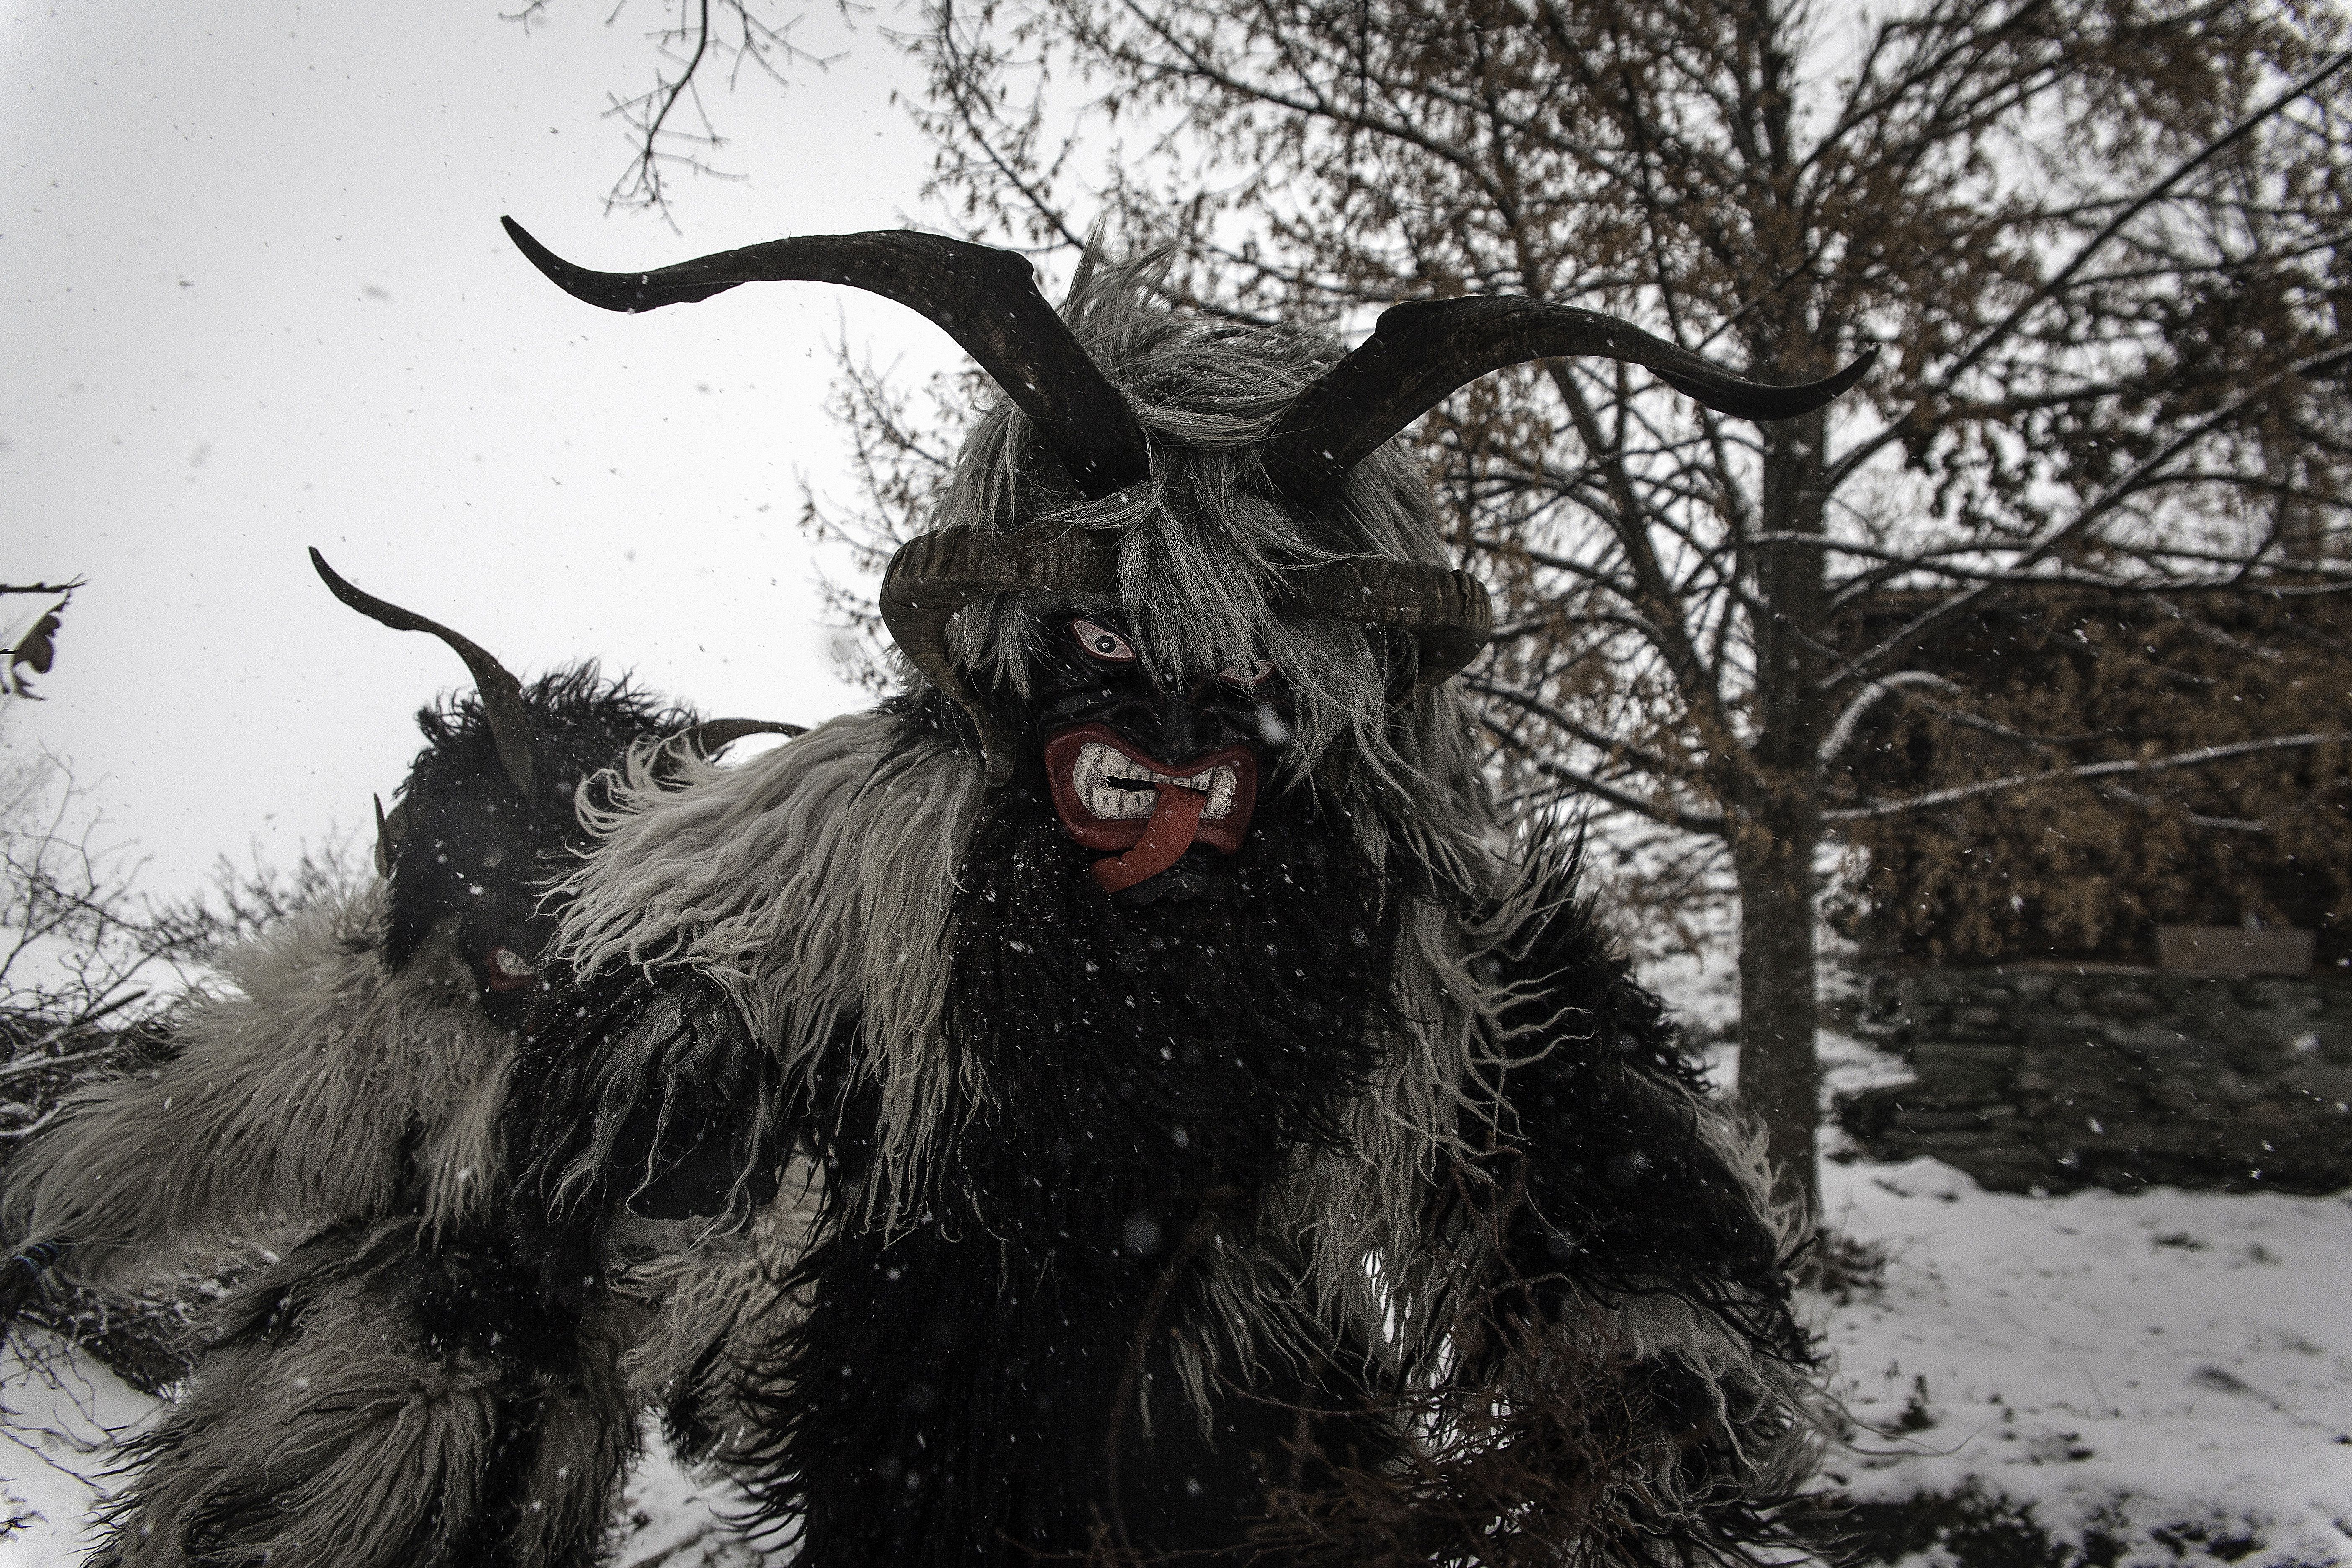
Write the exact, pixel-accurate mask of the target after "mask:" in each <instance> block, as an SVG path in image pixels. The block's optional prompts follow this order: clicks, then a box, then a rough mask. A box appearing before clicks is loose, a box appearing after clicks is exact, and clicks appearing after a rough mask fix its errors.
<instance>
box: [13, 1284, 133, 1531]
mask: <svg viewBox="0 0 2352 1568" xmlns="http://www.w3.org/2000/svg"><path fill="white" fill-rule="evenodd" d="M20 1352H21V1353H20ZM154 1409H155V1402H154V1401H153V1400H152V1399H150V1398H148V1397H147V1396H146V1395H145V1394H140V1393H138V1392H136V1391H135V1390H133V1389H131V1387H129V1386H128V1385H126V1384H124V1383H123V1382H122V1381H121V1379H120V1378H118V1377H116V1376H115V1375H114V1374H113V1373H110V1372H109V1371H107V1370H106V1369H105V1368H104V1367H102V1366H100V1365H99V1364H98V1363H97V1362H96V1361H95V1360H94V1359H92V1358H91V1357H89V1356H86V1355H78V1354H76V1353H74V1352H73V1350H72V1348H71V1347H70V1346H68V1344H67V1343H66V1342H64V1341H62V1340H59V1339H57V1338H56V1337H54V1336H53V1335H50V1334H48V1333H47V1332H46V1331H39V1330H35V1331H31V1332H30V1333H28V1334H26V1336H25V1337H24V1341H23V1342H21V1344H20V1342H19V1341H18V1340H17V1339H16V1338H13V1337H12V1338H11V1340H10V1341H9V1343H8V1347H7V1350H6V1352H5V1354H0V1568H33V1565H34V1564H41V1565H42V1568H47V1565H50V1564H55V1563H75V1562H79V1561H80V1557H81V1552H83V1551H85V1550H87V1549H88V1548H89V1546H90V1545H91V1544H93V1543H94V1538H93V1536H92V1534H91V1532H90V1530H89V1524H90V1514H91V1510H93V1509H95V1508H96V1507H97V1506H98V1505H99V1504H100V1503H101V1502H103V1501H104V1500H105V1499H106V1494H107V1484H106V1481H105V1479H104V1472H105V1469H106V1467H107V1463H108V1460H109V1457H110V1455H111V1454H112V1453H113V1451H114V1446H115V1444H116V1442H117V1441H119V1440H120V1439H121V1438H122V1437H125V1436H130V1435H131V1433H132V1432H135V1431H136V1430H138V1428H139V1426H140V1424H141V1423H142V1421H144V1420H145V1419H147V1418H148V1417H149V1416H150V1415H152V1413H153V1411H154Z"/></svg>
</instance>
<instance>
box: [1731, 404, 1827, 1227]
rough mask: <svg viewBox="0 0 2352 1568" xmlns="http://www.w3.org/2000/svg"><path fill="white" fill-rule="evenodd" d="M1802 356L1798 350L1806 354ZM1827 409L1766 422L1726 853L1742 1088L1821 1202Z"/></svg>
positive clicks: (1798, 1195)
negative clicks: (1743, 773)
mask: <svg viewBox="0 0 2352 1568" xmlns="http://www.w3.org/2000/svg"><path fill="white" fill-rule="evenodd" d="M1800 363H1802V362H1800ZM1827 430H1828V425H1827V421H1826V420H1825V419H1824V417H1823V416H1821V415H1819V414H1814V415H1810V416H1806V417H1804V418H1801V419H1790V420H1787V421H1784V422H1782V423H1780V424H1777V425H1771V426H1766V427H1765V437H1764V472H1763V481H1764V482H1763V493H1762V496H1761V498H1760V499H1761V501H1762V507H1761V514H1760V518H1759V521H1761V522H1762V524H1763V528H1764V532H1765V535H1766V537H1767V538H1768V539H1769V540H1771V541H1772V542H1769V543H1767V544H1764V545H1762V546H1761V547H1760V548H1759V551H1758V559H1757V567H1756V579H1755V582H1756V598H1757V601H1758V603H1757V609H1756V618H1755V627H1756V695H1755V712H1756V737H1755V742H1754V745H1753V748H1752V750H1751V752H1750V761H1751V763H1752V772H1751V773H1749V774H1748V779H1747V781H1746V786H1745V788H1744V789H1743V790H1742V791H1741V799H1740V805H1741V808H1742V809H1741V810H1740V811H1739V812H1738V816H1739V819H1740V820H1739V824H1738V827H1737V829H1736V830H1735V832H1734V835H1733V839H1732V847H1731V853H1732V864H1733V868H1734V869H1735V872H1736V874H1737V876H1738V882H1739V1095H1740V1098H1741V1099H1742V1100H1745V1101H1746V1102H1747V1103H1748V1106H1749V1107H1750V1108H1752V1109H1753V1110H1754V1111H1755V1113H1756V1114H1757V1116H1758V1117H1759V1118H1760V1119H1761V1120H1762V1121H1763V1123H1764V1128H1765V1131H1766V1133H1767V1135H1768V1137H1769V1139H1770V1150H1771V1156H1772V1163H1773V1165H1774V1168H1775V1177H1774V1183H1773V1185H1774V1190H1775V1193H1776V1194H1777V1195H1779V1196H1780V1198H1782V1199H1783V1200H1788V1199H1801V1200H1802V1201H1803V1202H1804V1203H1805V1204H1806V1205H1807V1212H1808V1213H1811V1214H1818V1213H1819V1212H1820V1211H1821V1176H1820V1172H1819V1170H1818V1168H1817V1166H1816V1164H1815V1160H1814V1126H1815V1122H1816V1121H1817V1120H1818V1118H1819V1114H1820V1113H1819V1110H1818V1108H1817V1104H1816V1098H1815V1097H1816V1094H1817V1092H1818V1085H1819V1083H1820V1081H1821V1066H1820V1063H1819V1061H1818V1060H1817V1059H1816V1058H1815V1055H1814V1024H1815V1018H1814V1005H1813V985H1814V963H1815V958H1816V951H1815V949H1816V944H1815V939H1814V933H1813V894H1814V892H1815V891H1816V889H1815V885H1814V875H1813V852H1814V850H1815V849H1816V847H1819V845H1820V844H1821V841H1822V816H1821V813H1822V770H1821V760H1820V754H1819V752H1820V746H1821V741H1822V733H1823V730H1824V724H1823V711H1822V710H1823V707H1824V705H1825V703H1826V701H1827V699H1826V698H1825V697H1824V695H1823V693H1822V677H1823V675H1824V673H1825V671H1826V658H1825V649H1826V627H1827V624H1828V620H1829V595H1828V589H1827V585H1826V584H1825V583H1824V582H1823V580H1822V550H1821V547H1820V546H1819V545H1818V544H1816V543H1814V542H1813V540H1814V539H1815V538H1818V537H1819V536H1820V534H1821V532H1822V520H1823V517H1824V514H1825V512H1826V510H1827V501H1828V494H1827V490H1826V487H1825V486H1824V484H1823V481H1822V457H1823V447H1824V443H1825V438H1826V436H1827Z"/></svg>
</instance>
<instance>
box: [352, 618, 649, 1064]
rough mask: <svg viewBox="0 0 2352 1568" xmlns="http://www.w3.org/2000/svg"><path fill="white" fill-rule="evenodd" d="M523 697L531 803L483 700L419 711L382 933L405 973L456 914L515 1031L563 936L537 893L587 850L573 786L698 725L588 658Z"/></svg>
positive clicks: (493, 997)
mask: <svg viewBox="0 0 2352 1568" xmlns="http://www.w3.org/2000/svg"><path fill="white" fill-rule="evenodd" d="M523 701H524V703H525V705H526V706H527V707H528V708H529V710H530V716H531V721H532V729H533V736H532V741H533V744H532V762H533V764H534V767H533V778H534V782H535V788H534V789H533V791H532V798H531V799H530V801H528V802H526V801H525V800H524V799H523V797H522V792H521V791H520V790H519V789H517V788H516V787H515V784H514V781H513V780H512V779H510V778H509V777H508V776H507V772H506V770H505V768H504V767H503V766H501V765H500V763H499V755H498V748H497V744H496V742H494V741H493V740H492V738H491V735H490V728H489V722H488V720H487V719H486V718H485V717H484V715H483V712H482V706H481V702H480V700H479V699H478V698H477V697H475V696H474V695H473V694H472V693H470V692H469V693H467V694H466V695H465V696H462V697H457V698H455V699H452V700H448V701H446V702H445V703H443V704H440V705H438V706H436V707H431V708H427V709H425V710H422V711H420V712H419V713H418V714H417V716H416V723H417V727H418V728H419V729H420V730H422V731H424V732H425V749H424V750H423V751H422V752H418V753H417V756H416V761H415V763H413V764H411V766H410V768H409V773H408V779H407V781H406V782H405V783H404V784H402V785H401V788H400V802H401V804H400V807H399V810H398V811H397V812H396V814H395V816H397V818H398V819H399V822H400V831H399V835H398V839H397V842H396V843H395V844H394V848H393V860H392V868H391V876H390V882H391V888H392V898H391V913H390V918H389V920H388V921H387V922H386V930H385V933H384V959H385V962H386V963H388V964H389V965H390V966H391V967H392V968H394V969H399V968H401V967H403V966H404V965H405V964H406V963H408V961H409V960H410V959H412V958H414V957H415V955H416V951H417V949H418V948H419V947H421V946H422V945H424V942H425V938H426V937H427V936H428V935H430V934H431V933H432V931H434V929H435V928H436V926H439V925H441V924H442V923H443V922H445V921H451V920H452V919H454V921H455V923H456V927H457V932H456V935H457V949H458V952H460V953H461V954H463V956H464V958H465V960H466V963H467V967H468V968H469V969H471V970H472V972H473V974H474V979H475V984H477V986H478V988H479V990H480V994H481V998H482V1004H483V1005H484V1006H485V1007H486V1008H488V1010H489V1012H490V1015H491V1016H492V1017H494V1018H496V1019H498V1020H499V1022H500V1023H502V1024H505V1025H507V1026H509V1027H513V1026H517V1025H519V1024H520V1021H521V1019H522V1016H523V1015H524V1014H525V1013H526V1012H528V1010H529V1007H530V997H531V995H532V994H533V993H534V992H536V991H537V989H538V968H539V956H540V953H541V950H542V949H544V948H545V947H546V945H547V942H548V938H549V937H550V936H551V934H552V933H553V931H554V924H555V921H554V911H552V910H543V909H541V904H540V889H541V886H542V885H543V884H544V882H545V881H546V879H548V877H549V876H550V875H551V873H555V872H558V871H560V870H561V869H562V861H563V858H564V856H565V854H566V852H567V850H570V849H574V848H577V847H579V846H580V845H581V843H582V842H583V837H582V835H581V832H580V826H579V820H578V818H577V816H575V815H574V808H573V803H572V795H573V792H574V791H576V790H577V789H578V788H579V785H580V782H581V780H583V778H586V777H588V776H590V775H592V774H593V773H595V772H597V771H598V770H599V769H602V768H605V767H608V766H610V765H612V764H613V763H615V762H617V761H618V760H619V759H620V757H621V756H622V754H623V753H624V752H626V751H627V750H628V748H629V746H630V745H631V744H632V743H634V742H637V741H640V740H644V739H647V738H650V737H658V736H664V735H670V734H674V733H676V732H677V731H679V730H680V729H683V728H685V727H686V726H687V725H688V724H691V723H692V722H694V715H693V714H692V713H691V712H690V711H688V710H685V709H681V708H672V707H665V706H662V705H660V704H659V703H657V702H656V701H655V700H653V699H652V698H649V697H647V696H646V695H644V694H643V693H641V692H638V691H635V690H634V689H631V688H630V686H629V684H628V681H627V679H625V678H624V679H619V680H612V681H608V680H605V679H604V678H603V677H602V676H601V675H600V674H599V673H598V672H597V669H596V667H595V666H594V665H593V664H586V665H582V666H579V667H578V668H572V669H565V670H558V671H556V672H554V673H552V674H550V675H546V676H542V677H541V679H538V680H536V681H533V682H532V683H531V684H530V685H529V686H527V687H525V688H524V689H523Z"/></svg>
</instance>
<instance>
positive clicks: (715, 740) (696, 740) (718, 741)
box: [670, 719, 808, 758]
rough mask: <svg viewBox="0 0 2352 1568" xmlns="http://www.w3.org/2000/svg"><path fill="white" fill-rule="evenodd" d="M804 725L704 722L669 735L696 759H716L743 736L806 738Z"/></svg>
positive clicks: (758, 720)
mask: <svg viewBox="0 0 2352 1568" xmlns="http://www.w3.org/2000/svg"><path fill="white" fill-rule="evenodd" d="M807 733H808V726H807V725H805V724H780V723H776V722H774V721H770V720H766V719H705V720H704V721H702V722H701V723H699V724H694V725H690V726H688V728H686V729H683V730H680V731H678V732H677V734H675V735H672V736H671V737H670V740H671V741H673V742H684V743H685V745H686V748H687V749H688V751H690V752H693V753H694V754H695V755H696V756H698V757H704V758H709V757H715V756H717V755H718V754H719V752H722V751H724V750H726V749H727V748H728V747H729V746H731V745H733V744H734V743H735V742H738V741H740V740H741V739H742V738H743V737H744V736H746V735H787V736H789V735H805V734H807Z"/></svg>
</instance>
